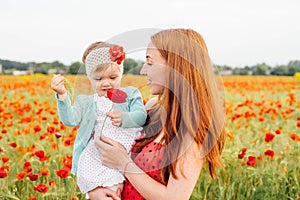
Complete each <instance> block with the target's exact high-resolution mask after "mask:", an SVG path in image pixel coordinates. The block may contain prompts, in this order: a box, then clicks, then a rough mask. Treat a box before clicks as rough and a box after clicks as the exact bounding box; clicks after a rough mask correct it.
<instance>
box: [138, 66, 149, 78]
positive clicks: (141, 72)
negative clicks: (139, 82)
mask: <svg viewBox="0 0 300 200" xmlns="http://www.w3.org/2000/svg"><path fill="white" fill-rule="evenodd" d="M147 67H148V65H147V64H146V63H145V64H144V65H143V67H142V69H141V71H140V74H141V75H144V76H145V75H147Z"/></svg>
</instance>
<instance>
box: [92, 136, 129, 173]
mask: <svg viewBox="0 0 300 200" xmlns="http://www.w3.org/2000/svg"><path fill="white" fill-rule="evenodd" d="M95 145H96V147H97V148H98V150H99V153H100V154H101V158H102V163H103V165H105V166H107V167H110V168H116V169H118V170H120V171H121V172H123V170H124V167H125V165H126V163H128V162H129V161H131V159H130V158H129V156H128V154H127V152H126V150H125V148H124V147H123V146H122V145H121V144H120V143H118V142H116V141H114V140H112V139H110V138H107V137H105V136H103V135H101V136H100V138H99V139H96V140H95Z"/></svg>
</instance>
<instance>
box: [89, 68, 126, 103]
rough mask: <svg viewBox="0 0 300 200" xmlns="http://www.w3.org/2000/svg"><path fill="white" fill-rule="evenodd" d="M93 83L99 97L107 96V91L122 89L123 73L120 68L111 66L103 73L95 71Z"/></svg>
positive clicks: (92, 76)
mask: <svg viewBox="0 0 300 200" xmlns="http://www.w3.org/2000/svg"><path fill="white" fill-rule="evenodd" d="M91 78H92V79H91V81H92V84H93V86H94V88H95V89H96V92H97V94H98V95H99V96H105V97H106V96H107V94H106V93H107V90H111V89H118V88H119V87H120V82H121V80H120V78H121V71H120V69H119V67H118V66H116V65H114V64H111V65H110V66H108V67H107V68H105V69H104V70H103V71H99V70H95V72H93V73H92V75H91Z"/></svg>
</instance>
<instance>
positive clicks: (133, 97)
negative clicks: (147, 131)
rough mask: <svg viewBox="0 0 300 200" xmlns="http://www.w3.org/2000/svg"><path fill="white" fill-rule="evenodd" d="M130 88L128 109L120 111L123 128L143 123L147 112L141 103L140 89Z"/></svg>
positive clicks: (135, 126)
mask: <svg viewBox="0 0 300 200" xmlns="http://www.w3.org/2000/svg"><path fill="white" fill-rule="evenodd" d="M129 88H130V90H131V91H130V95H128V96H129V97H128V98H129V99H128V101H129V106H128V107H129V111H128V112H122V124H121V126H122V127H123V128H138V127H141V126H143V125H144V124H145V121H146V118H147V113H146V109H145V106H144V103H143V98H142V95H141V93H140V91H139V90H138V89H137V88H135V87H129Z"/></svg>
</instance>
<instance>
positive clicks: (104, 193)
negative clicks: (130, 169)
mask: <svg viewBox="0 0 300 200" xmlns="http://www.w3.org/2000/svg"><path fill="white" fill-rule="evenodd" d="M96 190H98V191H96ZM99 191H100V192H99ZM121 192H122V191H121V189H120V188H119V189H118V190H117V191H116V192H115V191H112V190H111V189H109V188H104V187H101V188H100V187H98V188H96V189H94V190H92V191H90V192H89V193H88V195H89V197H90V198H91V199H101V200H121Z"/></svg>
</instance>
